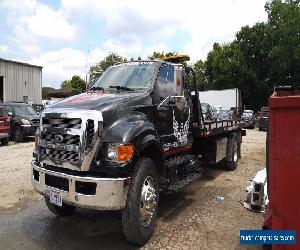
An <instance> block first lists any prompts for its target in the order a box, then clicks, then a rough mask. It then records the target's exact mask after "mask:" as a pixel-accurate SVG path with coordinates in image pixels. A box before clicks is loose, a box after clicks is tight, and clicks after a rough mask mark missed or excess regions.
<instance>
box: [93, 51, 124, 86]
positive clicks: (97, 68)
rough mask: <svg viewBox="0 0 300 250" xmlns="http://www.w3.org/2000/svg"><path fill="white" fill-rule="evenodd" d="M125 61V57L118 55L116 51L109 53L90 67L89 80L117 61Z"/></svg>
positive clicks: (98, 75)
mask: <svg viewBox="0 0 300 250" xmlns="http://www.w3.org/2000/svg"><path fill="white" fill-rule="evenodd" d="M124 61H127V59H126V58H124V57H122V56H119V55H118V54H116V53H109V55H108V56H106V57H105V58H104V59H103V60H101V61H100V62H98V63H97V64H95V65H93V66H91V67H90V71H89V72H90V82H94V81H95V80H96V79H97V78H98V77H100V76H101V75H102V73H103V72H104V71H105V70H106V69H107V68H109V67H110V66H113V65H115V64H117V63H121V62H124Z"/></svg>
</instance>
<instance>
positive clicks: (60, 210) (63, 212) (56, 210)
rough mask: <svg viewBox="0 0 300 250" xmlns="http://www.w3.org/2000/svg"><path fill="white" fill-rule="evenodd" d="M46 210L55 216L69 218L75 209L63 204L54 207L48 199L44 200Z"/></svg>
mask: <svg viewBox="0 0 300 250" xmlns="http://www.w3.org/2000/svg"><path fill="white" fill-rule="evenodd" d="M45 202H46V205H47V207H48V209H49V210H50V211H51V212H52V213H53V214H55V215H56V216H70V215H73V214H74V212H75V209H76V207H74V206H71V205H68V204H65V203H63V204H62V206H61V207H60V206H57V205H54V204H52V203H51V202H50V199H49V198H45Z"/></svg>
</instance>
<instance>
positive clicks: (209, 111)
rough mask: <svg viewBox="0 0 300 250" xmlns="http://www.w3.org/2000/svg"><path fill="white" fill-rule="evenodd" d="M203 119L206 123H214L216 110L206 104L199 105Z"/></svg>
mask: <svg viewBox="0 0 300 250" xmlns="http://www.w3.org/2000/svg"><path fill="white" fill-rule="evenodd" d="M201 110H202V114H203V118H204V120H206V121H214V120H216V119H217V112H216V109H215V108H214V107H213V106H211V105H210V104H208V103H201Z"/></svg>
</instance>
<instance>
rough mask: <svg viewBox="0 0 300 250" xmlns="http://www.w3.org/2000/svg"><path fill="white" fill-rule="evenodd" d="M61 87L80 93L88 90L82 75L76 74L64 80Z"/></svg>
mask: <svg viewBox="0 0 300 250" xmlns="http://www.w3.org/2000/svg"><path fill="white" fill-rule="evenodd" d="M61 88H62V89H71V90H72V91H73V93H74V94H79V93H82V92H84V91H85V90H86V83H85V81H84V80H83V79H82V78H81V77H80V76H78V75H75V76H73V77H72V78H71V80H64V81H63V82H62V83H61Z"/></svg>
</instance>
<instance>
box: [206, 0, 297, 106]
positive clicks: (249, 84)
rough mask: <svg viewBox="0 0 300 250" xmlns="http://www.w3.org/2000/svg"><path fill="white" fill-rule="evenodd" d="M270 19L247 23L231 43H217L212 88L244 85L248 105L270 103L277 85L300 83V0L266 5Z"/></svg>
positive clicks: (209, 74)
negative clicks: (262, 21) (251, 23)
mask: <svg viewBox="0 0 300 250" xmlns="http://www.w3.org/2000/svg"><path fill="white" fill-rule="evenodd" d="M265 9H266V11H267V13H268V20H267V22H265V23H257V24H255V25H254V26H253V27H249V26H245V27H242V28H241V30H240V31H239V32H238V33H237V34H236V38H235V40H234V41H232V42H231V43H228V44H223V45H220V44H214V46H213V49H212V50H211V51H210V52H209V53H208V56H207V61H206V69H205V75H206V79H207V82H208V85H207V87H208V88H210V89H225V88H232V87H236V88H240V89H241V90H242V96H243V102H244V104H245V105H246V107H247V108H252V109H254V110H258V109H259V108H260V107H261V106H265V105H267V101H268V97H269V96H270V95H271V93H272V91H273V88H274V86H278V85H299V82H300V6H299V1H295V0H294V1H292V0H287V1H281V0H273V1H270V2H268V3H267V4H266V6H265Z"/></svg>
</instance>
